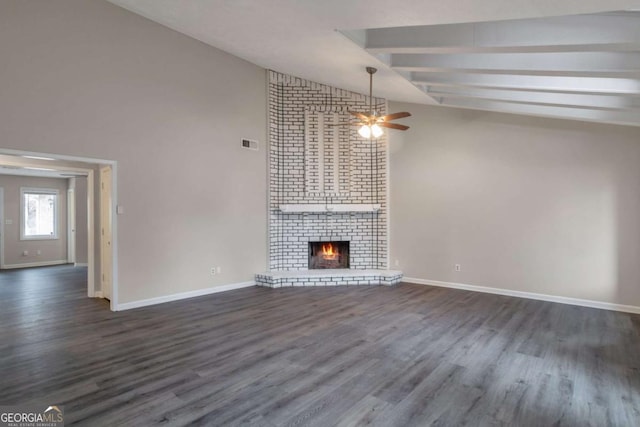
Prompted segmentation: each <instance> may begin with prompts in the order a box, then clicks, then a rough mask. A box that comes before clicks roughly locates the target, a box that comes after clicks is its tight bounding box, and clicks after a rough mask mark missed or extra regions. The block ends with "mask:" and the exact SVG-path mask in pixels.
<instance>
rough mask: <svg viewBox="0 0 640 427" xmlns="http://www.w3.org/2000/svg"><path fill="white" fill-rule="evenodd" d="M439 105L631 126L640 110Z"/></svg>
mask: <svg viewBox="0 0 640 427" xmlns="http://www.w3.org/2000/svg"><path fill="white" fill-rule="evenodd" d="M441 105H445V106H449V107H459V108H471V109H474V110H486V111H496V112H503V113H512V114H524V115H530V116H541V117H553V118H564V119H574V120H583V121H593V122H601V123H613V124H622V125H633V126H639V125H640V110H630V111H611V110H590V109H583V108H565V107H556V106H546V105H531V104H518V103H509V102H500V101H485V100H479V99H463V98H445V99H443V102H442V104H441Z"/></svg>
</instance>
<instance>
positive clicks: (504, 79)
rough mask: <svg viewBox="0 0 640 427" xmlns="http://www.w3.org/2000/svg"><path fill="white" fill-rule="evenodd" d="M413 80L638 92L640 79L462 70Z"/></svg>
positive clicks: (422, 75)
mask: <svg viewBox="0 0 640 427" xmlns="http://www.w3.org/2000/svg"><path fill="white" fill-rule="evenodd" d="M411 82H412V83H413V84H415V85H416V86H418V87H419V88H421V89H422V90H424V91H425V92H429V91H428V90H426V89H425V88H427V87H434V86H462V87H479V88H494V89H511V90H524V91H542V92H564V93H596V94H597V93H599V94H609V95H638V94H640V80H638V79H620V78H595V77H565V76H560V77H559V76H522V75H511V74H510V75H494V74H463V73H455V74H454V73H420V72H415V73H411Z"/></svg>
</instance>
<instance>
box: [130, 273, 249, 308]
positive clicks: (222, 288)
mask: <svg viewBox="0 0 640 427" xmlns="http://www.w3.org/2000/svg"><path fill="white" fill-rule="evenodd" d="M255 285H256V283H255V282H254V281H253V280H251V281H249V282H240V283H231V284H229V285H221V286H213V287H211V288H204V289H198V290H195V291H189V292H181V293H179V294H173V295H166V296H162V297H156V298H149V299H143V300H139V301H132V302H125V303H123V304H118V311H121V310H131V309H133V308H139V307H146V306H149V305H156V304H162V303H165V302H171V301H178V300H181V299H187V298H194V297H200V296H204V295H209V294H216V293H218V292H226V291H233V290H235V289H241V288H248V287H251V286H255Z"/></svg>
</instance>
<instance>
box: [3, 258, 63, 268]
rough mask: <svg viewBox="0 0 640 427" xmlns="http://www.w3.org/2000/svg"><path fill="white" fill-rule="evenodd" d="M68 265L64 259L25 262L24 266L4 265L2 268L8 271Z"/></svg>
mask: <svg viewBox="0 0 640 427" xmlns="http://www.w3.org/2000/svg"><path fill="white" fill-rule="evenodd" d="M61 264H69V263H68V262H67V260H66V259H59V260H57V261H41V262H37V261H36V262H25V263H24V264H5V265H4V267H3V268H5V269H7V270H9V269H11V268H30V267H48V266H50V265H61Z"/></svg>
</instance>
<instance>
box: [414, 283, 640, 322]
mask: <svg viewBox="0 0 640 427" xmlns="http://www.w3.org/2000/svg"><path fill="white" fill-rule="evenodd" d="M402 281H403V282H406V283H415V284H418V285H429V286H438V287H441V288H453V289H463V290H465V291H472V292H483V293H487V294H496V295H506V296H510V297H517V298H528V299H535V300H540V301H549V302H557V303H560V304H570V305H579V306H582V307H590V308H599V309H602V310H613V311H622V312H624V313H635V314H640V307H636V306H633V305H622V304H614V303H610V302H602V301H594V300H587V299H579V298H570V297H561V296H557V295H546V294H538V293H534V292H522V291H513V290H510V289H501V288H490V287H486V286H476V285H467V284H464V283H453V282H441V281H438V280H426V279H417V278H414V277H404V278H403V279H402Z"/></svg>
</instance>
